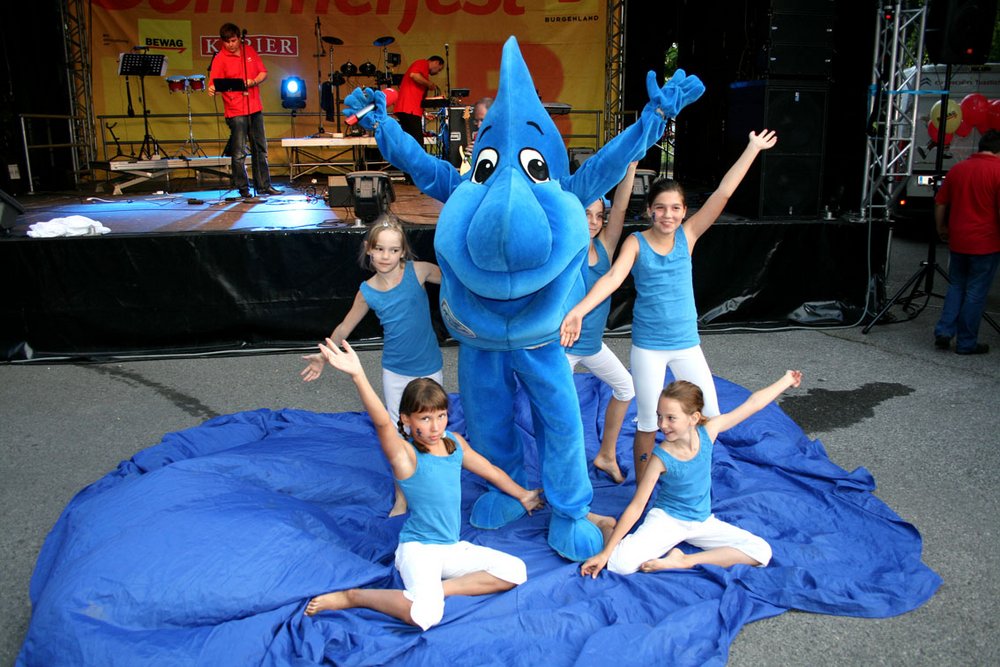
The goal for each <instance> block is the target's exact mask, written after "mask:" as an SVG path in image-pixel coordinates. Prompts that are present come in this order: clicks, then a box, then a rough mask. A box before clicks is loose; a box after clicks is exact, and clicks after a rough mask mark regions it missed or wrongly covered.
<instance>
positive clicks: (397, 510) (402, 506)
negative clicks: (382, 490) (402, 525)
mask: <svg viewBox="0 0 1000 667" xmlns="http://www.w3.org/2000/svg"><path fill="white" fill-rule="evenodd" d="M408 509H409V507H408V506H407V504H406V496H404V495H403V494H402V493H397V494H396V501H395V502H394V503H393V504H392V509H391V510H389V516H399V515H400V514H406V511H407V510H408Z"/></svg>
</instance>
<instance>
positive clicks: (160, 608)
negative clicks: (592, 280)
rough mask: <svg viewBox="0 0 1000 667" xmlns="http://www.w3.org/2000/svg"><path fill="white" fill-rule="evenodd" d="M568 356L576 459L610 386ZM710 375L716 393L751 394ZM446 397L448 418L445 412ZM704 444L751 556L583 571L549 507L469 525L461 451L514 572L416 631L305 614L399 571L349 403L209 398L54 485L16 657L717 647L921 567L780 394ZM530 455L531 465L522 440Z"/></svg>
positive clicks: (901, 607)
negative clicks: (95, 466) (495, 588)
mask: <svg viewBox="0 0 1000 667" xmlns="http://www.w3.org/2000/svg"><path fill="white" fill-rule="evenodd" d="M575 378H576V381H577V390H578V393H579V396H580V403H581V407H582V411H583V415H584V423H585V425H586V433H587V450H588V458H589V459H592V458H593V456H594V454H595V453H596V450H597V447H598V442H599V437H598V434H599V432H600V422H601V420H602V419H603V412H604V406H605V405H606V402H607V400H608V391H607V388H606V387H605V386H604V385H602V384H601V383H600V382H598V381H596V380H595V379H594V378H593V377H592V376H589V375H579V374H578V375H576V376H575ZM716 382H717V385H718V389H719V399H720V402H721V405H722V409H723V410H727V409H731V408H732V407H735V406H736V405H737V404H739V403H740V402H741V401H743V400H744V399H745V398H746V396H747V395H748V392H747V391H746V390H745V389H743V388H741V387H739V386H737V385H734V384H732V383H729V382H727V381H725V380H722V379H717V380H716ZM453 399H454V400H453V405H452V410H451V428H452V429H453V430H456V431H458V432H460V433H463V434H464V432H465V429H464V416H463V414H462V408H461V401H460V399H459V398H458V397H457V396H456V397H453ZM520 407H521V409H520V410H519V412H518V414H517V415H516V419H517V421H518V423H519V424H520V425H521V427H522V428H521V436H522V438H523V439H524V441H525V445H526V449H527V451H528V454H529V456H531V454H532V452H533V449H532V440H531V435H530V431H531V419H530V418H529V416H528V414H527V406H526V405H522V406H520ZM632 416H633V414H632V413H631V412H630V413H629V418H627V419H626V425H625V428H624V429H623V431H622V436H621V440H620V442H619V461H620V462H621V464H622V466H623V468H630V467H631V441H632V434H633V428H634V427H632V426H631V417H632ZM472 444H473V446H475V443H472ZM719 445H720V446H717V447H716V448H715V455H714V473H713V479H714V488H713V496H714V502H713V507H714V511H715V513H716V515H718V516H719V517H720V518H722V519H724V520H726V521H730V522H733V523H736V524H737V525H739V526H742V527H744V528H746V529H748V530H750V531H752V532H754V533H757V534H758V535H760V536H762V537H764V538H765V539H766V540H768V542H770V544H771V546H772V547H773V549H774V558H773V560H772V562H771V564H770V565H769V566H768V567H766V568H750V567H746V566H736V567H733V568H731V569H729V570H724V569H720V568H716V567H699V568H696V569H694V570H689V571H682V572H678V571H675V572H659V573H654V574H643V573H637V574H634V575H631V576H627V577H623V576H619V575H615V574H610V573H608V572H603V573H602V574H601V575H600V577H598V579H597V580H592V579H590V578H583V577H581V576H580V575H579V571H578V568H577V565H576V564H574V563H570V562H568V561H565V560H563V559H562V558H560V557H559V556H558V555H556V554H555V553H554V552H553V551H552V550H551V549H550V548H549V547H548V544H547V543H546V529H547V522H548V511H547V510H543V511H540V512H537V513H535V515H534V516H532V517H526V518H524V519H521V520H519V521H517V522H515V523H514V524H512V525H510V526H508V527H506V528H503V529H501V530H498V531H480V530H477V529H474V528H472V527H471V526H469V525H468V521H467V517H468V511H469V508H470V506H471V503H472V501H474V500H475V498H476V497H478V495H479V493H480V491H481V487H480V485H479V482H478V479H477V478H474V477H471V476H468V474H467V473H463V484H464V490H463V502H464V506H463V511H464V516H465V521H463V531H462V532H463V534H462V537H463V539H467V540H470V541H472V542H477V543H481V544H485V545H488V546H493V547H496V548H498V549H502V550H504V551H508V552H510V553H514V554H516V555H518V556H520V557H521V558H523V559H524V560H525V562H526V563H527V566H528V581H527V582H526V583H525V584H523V585H522V586H519V587H518V588H516V589H514V590H512V591H509V592H507V593H504V594H501V595H494V596H484V597H475V598H465V597H453V598H449V599H448V600H447V603H446V607H445V616H444V620H443V622H442V623H441V624H440V625H439V626H436V627H434V628H432V629H430V630H429V631H427V632H420V631H419V630H418V629H415V628H413V627H411V626H407V625H406V624H403V623H401V622H398V621H396V620H394V619H391V618H389V617H387V616H384V615H382V614H379V613H377V612H373V611H368V610H348V611H340V612H328V613H324V614H320V615H318V616H316V617H312V618H309V617H305V616H303V614H302V611H303V609H304V607H305V604H306V602H307V601H308V599H309V598H310V597H312V596H314V595H316V594H319V593H322V592H326V591H330V590H338V589H344V588H350V587H359V586H371V587H389V586H394V587H395V586H399V579H398V575H397V574H396V572H395V570H394V568H393V552H394V550H395V548H396V542H397V537H398V533H399V529H400V526H401V525H402V521H403V519H402V517H395V518H393V519H388V518H387V515H388V511H389V507H390V505H391V502H392V495H393V487H392V478H391V474H390V471H389V468H388V465H387V464H386V463H385V460H384V458H383V457H382V454H381V450H380V448H379V446H378V442H377V439H376V438H375V435H374V431H373V429H372V427H371V423H370V422H369V420H368V418H367V416H366V415H361V414H355V413H342V414H317V413H311V412H304V411H297V410H282V411H269V410H258V411H254V412H243V413H238V414H234V415H228V416H223V417H218V418H216V419H212V420H211V421H208V422H206V423H205V424H203V425H202V426H199V427H196V428H192V429H189V430H187V431H182V432H178V433H171V434H169V435H167V436H166V437H164V439H163V441H162V442H161V443H160V444H159V445H156V446H155V447H151V448H149V449H146V450H143V451H141V452H139V453H138V454H136V455H135V456H134V457H133V458H132V459H131V460H129V461H125V462H122V463H121V464H120V465H119V467H118V469H117V470H116V471H114V472H111V473H109V474H108V475H106V476H105V477H103V478H102V479H100V480H98V481H97V482H95V483H94V484H92V485H90V486H89V487H87V488H86V489H84V490H83V491H81V492H80V493H79V494H78V495H77V496H76V497H75V498H74V499H73V500H72V501H71V502H70V503H69V505H68V506H67V507H66V509H65V511H64V512H63V514H62V516H61V517H60V518H59V520H58V522H57V523H56V525H55V527H54V528H53V529H52V532H51V533H50V534H49V536H48V538H47V540H46V542H45V544H44V546H43V548H42V551H41V554H40V555H39V558H38V563H37V565H36V569H35V573H34V576H33V578H32V581H31V591H30V593H31V601H32V606H33V615H32V619H31V625H30V628H29V630H28V635H27V637H26V639H25V642H24V645H23V647H22V650H21V654H20V656H19V658H18V664H20V665H46V666H52V665H102V666H104V665H128V666H129V667H134V666H136V665H156V666H160V665H165V664H171V665H182V664H197V665H211V666H213V667H216V666H219V665H239V666H244V665H252V664H261V665H309V664H321V663H324V662H326V663H331V664H342V665H384V664H390V663H391V664H404V665H435V666H439V665H442V664H452V665H466V664H476V665H537V664H547V665H554V666H557V665H589V664H595V665H597V664H600V665H606V664H608V662H609V661H614V662H615V663H616V664H618V665H633V664H634V665H649V664H672V665H721V664H724V663H725V662H726V658H727V655H728V651H729V646H730V644H731V642H732V641H733V638H734V637H735V635H736V634H737V633H738V632H739V630H740V628H741V627H742V626H743V625H744V624H745V623H748V622H751V621H754V620H757V619H761V618H765V617H768V616H774V615H776V614H780V613H781V612H783V611H785V610H787V609H800V610H805V611H812V612H818V613H825V614H841V615H850V616H863V617H883V616H891V615H895V614H900V613H903V612H906V611H909V610H911V609H914V608H915V607H917V606H919V605H920V604H922V603H923V602H924V601H926V600H927V599H928V598H929V597H930V596H931V595H933V593H934V591H935V590H936V589H937V587H938V586H939V585H940V583H941V580H940V578H939V577H938V576H937V575H936V574H935V573H934V572H933V571H931V570H930V569H929V568H927V567H926V566H925V565H924V564H923V563H922V562H921V560H920V555H921V540H920V535H919V533H918V532H917V530H916V529H915V528H914V527H913V526H911V525H910V524H908V523H906V522H904V521H903V520H901V519H900V518H899V517H898V516H897V515H896V514H895V513H894V512H893V511H892V510H891V509H889V508H888V507H887V506H886V505H885V504H884V503H882V502H881V501H880V500H878V499H877V498H876V497H874V496H873V495H872V491H873V490H874V488H875V483H874V480H873V479H872V477H871V475H870V474H869V473H868V472H867V471H866V470H864V469H863V468H858V469H857V470H855V471H853V472H847V471H845V470H843V469H842V468H840V467H838V466H836V465H835V464H833V463H832V462H831V461H830V460H829V459H828V458H827V456H826V453H825V452H824V450H823V447H822V445H821V444H820V443H819V442H818V441H813V440H809V439H808V438H807V437H806V436H805V435H804V434H803V432H802V431H801V429H799V427H798V426H796V425H795V424H794V423H793V422H792V421H791V420H790V419H789V418H788V417H787V416H786V415H785V414H784V413H783V412H782V411H781V410H780V408H778V407H777V406H774V405H772V406H769V407H768V408H767V409H765V410H764V411H762V412H760V413H758V414H757V415H755V416H754V417H752V418H751V419H749V420H747V421H745V422H743V424H741V425H740V426H738V427H736V428H734V429H731V430H730V431H727V432H726V433H723V434H722V435H721V436H720V437H719ZM528 470H529V475H533V476H534V478H535V479H537V466H536V464H535V461H534V460H529V465H528ZM592 478H593V480H594V503H593V509H594V511H596V512H599V513H603V514H611V515H615V516H617V515H618V514H619V513H620V512H621V510H622V509H623V508H624V507H625V505H626V504H627V502H628V500H629V498H630V497H631V494H632V491H633V490H634V484H633V483H632V481H631V477H630V479H629V481H628V482H626V483H625V484H624V485H621V486H615V485H613V484H612V483H611V482H610V481H609V480H608V479H607V478H606V477H604V476H602V475H599V476H593V475H592Z"/></svg>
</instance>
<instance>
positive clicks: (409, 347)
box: [361, 262, 444, 377]
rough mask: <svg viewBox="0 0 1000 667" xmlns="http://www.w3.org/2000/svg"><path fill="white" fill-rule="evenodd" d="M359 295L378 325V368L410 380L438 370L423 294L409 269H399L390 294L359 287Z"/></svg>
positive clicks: (410, 264)
mask: <svg viewBox="0 0 1000 667" xmlns="http://www.w3.org/2000/svg"><path fill="white" fill-rule="evenodd" d="M361 295H362V296H363V297H364V298H365V301H366V302H367V303H368V307H369V308H371V309H372V310H374V311H375V314H376V315H377V316H378V319H379V322H381V323H382V367H383V368H387V369H389V370H390V371H392V372H393V373H398V374H399V375H407V376H410V377H423V376H425V375H432V374H433V373H436V372H438V371H439V370H441V367H442V366H443V365H444V363H443V362H442V360H441V348H440V347H438V342H437V337H436V336H435V335H434V328H433V327H432V326H431V310H430V305H429V303H428V300H427V292H426V291H425V290H424V288H423V286H422V285H421V284H420V281H419V280H417V272H416V270H415V269H414V268H413V262H407V263H406V264H405V265H404V267H403V279H402V280H401V281H400V282H399V284H398V285H396V286H395V287H393V288H392V289H391V290H386V291H385V292H380V291H379V290H377V289H375V288H373V287H372V286H370V285H369V284H368V283H361Z"/></svg>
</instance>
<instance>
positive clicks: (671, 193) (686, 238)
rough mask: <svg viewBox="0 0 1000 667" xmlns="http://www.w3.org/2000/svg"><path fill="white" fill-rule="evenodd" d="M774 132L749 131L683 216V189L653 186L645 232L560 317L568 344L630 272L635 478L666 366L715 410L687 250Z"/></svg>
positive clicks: (647, 449)
mask: <svg viewBox="0 0 1000 667" xmlns="http://www.w3.org/2000/svg"><path fill="white" fill-rule="evenodd" d="M777 140H778V138H777V136H776V135H775V133H774V132H773V131H768V130H766V129H765V130H763V131H762V132H761V133H760V134H757V133H756V132H750V135H749V141H748V142H747V147H746V149H745V150H744V151H743V154H742V155H740V157H739V158H738V159H737V160H736V162H735V163H734V164H733V166H732V167H730V168H729V171H727V172H726V175H725V176H723V177H722V182H721V183H719V187H718V188H716V190H715V192H713V193H712V195H711V196H710V197H709V198H708V200H707V201H706V202H705V204H704V205H703V206H702V207H701V208H700V209H698V210H697V211H696V212H695V213H694V214H693V215H692V216H691V217H690V218H687V219H685V218H686V216H687V205H686V203H685V201H684V191H683V189H682V188H681V187H680V185H679V184H678V183H677V182H676V181H673V180H671V179H659V180H657V181H656V182H654V183H653V185H652V187H651V188H650V191H649V193H648V194H647V197H646V200H647V201H646V203H647V205H648V209H647V213H648V215H649V218H650V222H651V223H652V224H651V225H650V227H649V229H647V230H645V231H643V232H636V233H634V234H632V235H630V236H629V237H628V238H626V239H625V241H624V242H623V243H622V247H621V250H619V252H618V257H617V259H615V262H614V264H613V265H612V266H611V270H610V271H608V272H607V273H606V274H605V275H604V277H602V278H601V279H600V280H598V281H597V282H596V283H595V284H594V286H593V287H592V288H591V289H590V291H589V292H588V293H587V296H586V297H584V299H583V301H581V302H580V303H579V304H577V305H576V306H575V307H574V308H573V309H572V310H570V311H569V313H568V314H567V315H566V317H565V319H564V320H563V323H562V327H561V332H560V333H561V340H562V344H563V345H565V346H569V345H572V344H573V343H574V342H575V341H576V339H577V337H578V336H579V335H580V330H581V323H582V321H583V318H584V317H585V316H586V315H587V313H589V312H590V311H591V310H593V309H594V308H596V307H597V305H598V304H600V303H601V302H602V301H604V300H605V299H607V298H608V297H609V296H610V295H611V294H612V293H613V292H614V291H615V290H616V289H618V287H619V286H621V284H622V282H624V280H625V278H626V277H627V276H628V275H629V273H632V276H633V278H634V283H635V290H636V298H635V304H634V306H633V309H632V353H631V365H632V380H633V384H634V386H635V402H636V412H637V414H638V424H637V426H636V432H635V440H634V443H633V447H632V457H633V465H634V466H635V472H636V476H635V478H636V479H637V480H638V479H641V478H642V470H643V468H644V467H645V465H646V462H647V461H648V459H649V456H650V454H651V453H652V451H653V444H654V443H655V442H656V397H657V395H658V394H659V392H660V390H661V389H662V388H663V380H664V376H665V375H666V370H667V368H670V370H671V372H672V373H673V375H674V377H675V378H677V379H682V380H689V381H691V382H693V383H695V384H696V385H698V386H699V387H700V388H701V390H702V392H704V395H705V414H706V415H707V416H709V417H712V416H715V415H718V414H719V401H718V398H717V396H716V392H715V382H714V380H713V379H712V371H711V370H710V369H709V367H708V362H707V361H706V360H705V355H704V353H703V352H702V350H701V344H700V343H701V341H700V339H699V337H698V311H697V309H696V307H695V302H694V287H693V278H692V273H691V253H692V252H694V246H695V243H696V242H697V241H698V239H699V238H700V237H701V235H702V234H704V233H705V232H706V231H708V229H709V228H710V227H711V226H712V224H713V223H714V222H715V221H716V219H718V217H719V216H720V215H721V214H722V210H723V208H725V205H726V203H727V202H728V201H729V198H730V197H731V196H732V194H733V192H734V191H735V190H736V187H737V186H738V185H739V184H740V181H742V180H743V177H744V176H745V175H746V173H747V171H748V170H749V169H750V165H751V164H753V161H754V159H756V157H757V154H758V153H760V152H761V151H764V150H768V149H769V148H771V147H773V146H774V144H775V143H776V142H777Z"/></svg>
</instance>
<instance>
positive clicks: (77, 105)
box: [59, 0, 97, 185]
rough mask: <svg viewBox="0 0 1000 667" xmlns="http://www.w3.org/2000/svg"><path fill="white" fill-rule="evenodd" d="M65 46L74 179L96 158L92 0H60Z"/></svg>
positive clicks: (87, 169)
mask: <svg viewBox="0 0 1000 667" xmlns="http://www.w3.org/2000/svg"><path fill="white" fill-rule="evenodd" d="M59 12H60V18H61V20H62V26H63V37H64V39H63V48H64V50H65V56H66V69H67V73H68V76H67V77H66V78H67V83H68V86H69V102H70V110H69V111H70V116H71V117H72V119H73V121H72V123H70V132H71V136H70V144H71V145H72V147H73V178H74V180H75V181H76V183H77V184H78V185H79V183H80V180H81V176H85V175H89V174H90V173H91V171H90V165H91V163H92V162H93V161H94V160H96V159H97V158H96V154H97V153H96V152H97V133H96V132H95V131H94V91H93V73H92V69H91V54H90V30H89V26H90V2H89V1H88V0H60V3H59Z"/></svg>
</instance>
